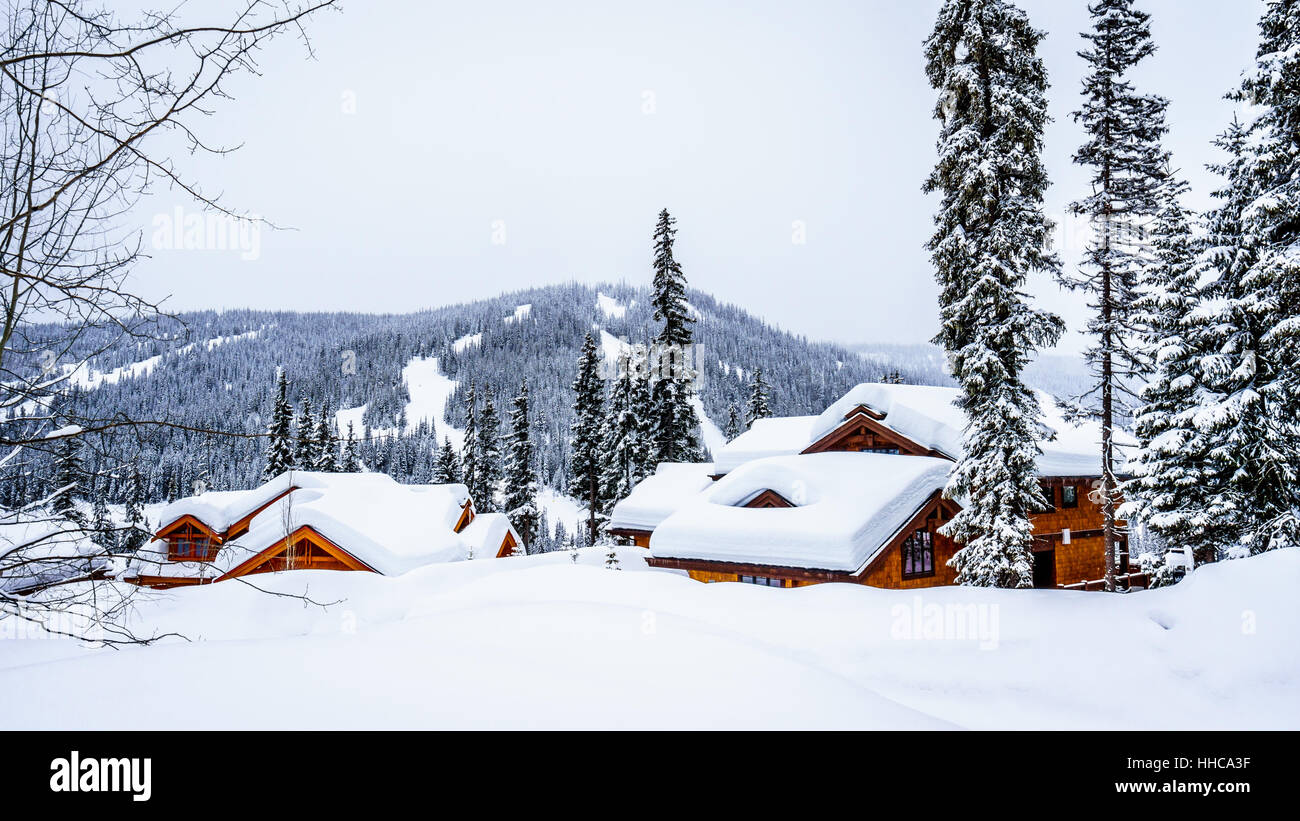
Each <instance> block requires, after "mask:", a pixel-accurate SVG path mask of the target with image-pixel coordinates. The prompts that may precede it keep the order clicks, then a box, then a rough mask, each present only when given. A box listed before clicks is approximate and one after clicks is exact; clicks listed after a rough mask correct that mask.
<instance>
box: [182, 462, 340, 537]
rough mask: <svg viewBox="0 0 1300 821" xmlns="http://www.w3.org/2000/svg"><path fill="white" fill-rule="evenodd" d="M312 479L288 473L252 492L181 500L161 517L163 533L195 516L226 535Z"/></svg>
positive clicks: (210, 493)
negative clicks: (235, 526)
mask: <svg viewBox="0 0 1300 821" xmlns="http://www.w3.org/2000/svg"><path fill="white" fill-rule="evenodd" d="M308 475H311V474H309V473H308V472H306V471H301V472H298V471H285V472H284V473H281V474H280V475H279V476H277V477H275V478H274V479H272V480H271V481H269V482H267V483H265V484H263V485H262V486H261V487H256V488H253V489H252V490H209V491H208V492H207V493H200V494H199V495H198V496H187V497H185V498H183V499H177V500H176V501H174V502H172V503H171V504H169V505H167V506H166V507H165V508H163V509H162V511H161V512H160V513H159V514H158V516H159V518H158V523H159V529H162V528H164V527H167V526H168V525H169V524H171V523H172V522H174V521H176V520H177V519H179V518H181V517H182V516H193V517H194V518H196V519H198V520H199V521H200V522H203V523H204V524H205V525H207V526H208V527H210V528H212V529H213V530H215V531H216V532H218V533H221V532H224V531H225V530H227V529H229V527H230V526H231V525H232V524H234V523H235V522H237V521H239V520H240V519H242V518H244V517H245V516H247V515H248V514H250V513H252V512H253V511H254V510H257V509H258V508H259V507H261V506H262V505H264V504H266V503H267V502H269V501H271V500H272V499H274V498H275V497H276V496H279V495H280V494H281V493H284V492H285V491H286V490H288V489H289V488H290V486H291V484H293V485H299V486H301V482H300V481H299V480H300V479H301V478H302V477H305V476H308ZM338 475H343V474H338Z"/></svg>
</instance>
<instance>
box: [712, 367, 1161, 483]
mask: <svg viewBox="0 0 1300 821" xmlns="http://www.w3.org/2000/svg"><path fill="white" fill-rule="evenodd" d="M1037 394H1038V400H1039V404H1040V405H1041V406H1042V411H1043V419H1042V422H1043V424H1044V426H1045V431H1044V432H1045V435H1044V437H1043V439H1041V440H1040V441H1039V443H1038V444H1039V447H1040V448H1041V449H1042V451H1043V453H1042V455H1041V456H1040V457H1039V458H1038V472H1039V474H1040V475H1042V476H1098V475H1100V473H1101V456H1100V452H1101V429H1100V427H1099V426H1098V424H1097V423H1096V422H1092V421H1081V422H1079V423H1078V424H1075V423H1071V422H1067V421H1066V420H1065V417H1064V412H1063V410H1062V408H1061V407H1060V405H1058V404H1057V402H1056V400H1054V399H1053V398H1052V397H1051V396H1050V395H1048V394H1046V393H1044V392H1042V391H1038V392H1037ZM960 395H961V392H960V391H959V390H958V389H957V388H943V387H935V386H931V385H885V384H877V383H873V382H864V383H862V384H861V385H858V386H856V387H854V388H852V389H851V390H850V391H849V392H848V393H846V394H844V396H842V397H840V398H839V399H838V400H836V401H835V402H834V403H833V404H832V405H831V406H830V407H829V408H827V409H826V410H825V411H823V412H822V413H821V414H819V415H818V416H811V417H810V416H788V417H779V418H773V419H760V420H758V421H756V422H755V423H754V426H753V428H751V429H750V430H749V431H747V432H745V433H743V434H741V435H740V436H738V437H736V438H735V439H733V440H732V441H731V442H730V443H728V444H727V445H726V446H725V447H723V448H722V449H721V450H720V451H719V452H718V453H716V454H715V455H714V456H715V459H716V464H717V468H718V473H728V472H730V471H732V470H734V469H735V468H736V467H738V466H739V465H742V464H744V463H746V462H748V461H751V460H753V459H758V458H763V457H765V456H773V455H778V454H793V453H800V452H802V451H803V450H804V449H805V448H807V447H809V446H810V445H812V444H813V443H815V442H817V441H819V440H820V439H822V438H823V437H825V436H826V435H827V434H829V433H831V432H832V431H834V430H835V429H836V428H838V427H839V426H840V425H842V424H843V423H844V420H845V417H846V416H847V415H849V414H850V413H852V412H853V410H854V409H855V408H857V407H859V406H863V407H866V408H869V409H870V410H871V411H872V413H873V414H875V415H877V416H880V417H881V418H880V419H879V420H878V421H879V422H880V424H882V425H884V426H885V427H887V428H889V429H890V430H893V431H896V432H898V433H900V434H902V435H903V436H906V437H907V438H908V439H911V440H912V441H914V442H916V443H917V444H918V445H920V446H922V447H925V448H929V449H932V450H935V451H937V452H939V453H942V454H943V455H945V456H948V457H949V458H952V459H956V458H958V457H959V456H960V455H961V449H962V436H963V431H964V429H965V426H966V415H965V413H963V412H962V410H961V409H960V408H959V407H957V406H956V405H955V404H954V402H955V401H956V399H957V398H958V396H960ZM1115 442H1116V445H1117V446H1118V447H1119V449H1120V458H1121V462H1122V458H1123V449H1124V448H1126V447H1130V446H1132V445H1135V444H1136V442H1135V440H1134V439H1133V438H1132V437H1131V436H1129V435H1128V434H1126V433H1124V432H1122V431H1116V436H1115Z"/></svg>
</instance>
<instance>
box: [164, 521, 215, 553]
mask: <svg viewBox="0 0 1300 821" xmlns="http://www.w3.org/2000/svg"><path fill="white" fill-rule="evenodd" d="M167 547H168V550H169V552H170V554H171V555H170V557H169V558H171V560H172V561H194V560H198V561H207V560H209V559H210V558H212V555H211V554H212V552H213V551H212V547H213V545H212V540H211V538H209V537H208V534H207V533H205V532H203V531H202V530H200V529H198V528H196V527H194V526H193V525H189V524H187V525H184V526H183V527H181V528H179V529H178V530H177V531H176V532H174V533H172V534H171V535H170V536H168V537H167Z"/></svg>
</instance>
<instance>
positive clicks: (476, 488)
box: [460, 382, 488, 510]
mask: <svg viewBox="0 0 1300 821" xmlns="http://www.w3.org/2000/svg"><path fill="white" fill-rule="evenodd" d="M477 415H478V398H477V397H476V396H475V394H474V384H473V383H472V382H471V383H470V386H469V390H468V391H467V392H466V393H465V439H464V440H463V441H462V443H461V446H460V463H461V464H460V467H461V474H462V475H463V476H464V481H465V487H466V488H467V489H468V490H469V497H470V498H471V499H473V500H474V507H475V509H477V510H485V509H486V508H484V507H483V497H485V496H487V495H488V492H487V489H486V488H484V487H483V471H482V470H480V468H479V455H480V453H481V451H482V445H481V444H480V443H479V437H478V419H477V418H476V417H477Z"/></svg>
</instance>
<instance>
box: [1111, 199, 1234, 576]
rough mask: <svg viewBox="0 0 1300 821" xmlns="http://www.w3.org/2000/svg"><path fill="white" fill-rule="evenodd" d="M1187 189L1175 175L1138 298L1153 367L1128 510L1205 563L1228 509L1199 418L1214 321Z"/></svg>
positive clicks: (1137, 428)
mask: <svg viewBox="0 0 1300 821" xmlns="http://www.w3.org/2000/svg"><path fill="white" fill-rule="evenodd" d="M1185 190H1186V185H1185V184H1184V183H1182V182H1180V181H1177V180H1173V179H1172V178H1171V180H1170V182H1169V184H1168V185H1167V186H1166V188H1165V191H1164V194H1163V207H1162V208H1161V211H1160V213H1159V215H1158V216H1157V219H1156V221H1155V223H1154V225H1153V227H1152V240H1153V249H1154V254H1155V260H1154V262H1153V264H1152V265H1151V266H1150V267H1149V268H1148V269H1147V271H1146V272H1145V273H1144V275H1143V277H1142V283H1143V288H1142V292H1141V294H1140V296H1139V298H1138V300H1137V302H1136V303H1135V305H1134V315H1135V321H1136V323H1137V325H1138V327H1139V328H1140V329H1141V332H1142V337H1143V343H1144V346H1145V349H1146V354H1145V355H1146V358H1147V359H1148V360H1149V361H1150V362H1151V366H1150V376H1149V378H1148V381H1147V384H1146V385H1145V387H1144V388H1143V389H1142V404H1141V405H1140V406H1139V407H1138V408H1137V410H1136V413H1135V414H1134V433H1135V434H1136V436H1137V439H1138V445H1139V446H1138V449H1137V451H1136V452H1135V453H1134V454H1133V455H1132V457H1131V458H1130V459H1129V464H1128V467H1129V471H1130V473H1132V475H1133V478H1132V479H1130V480H1129V481H1127V482H1126V483H1125V484H1124V486H1123V492H1124V495H1125V497H1126V501H1125V504H1124V505H1123V506H1121V508H1120V515H1121V516H1123V517H1125V518H1127V519H1129V520H1130V521H1135V520H1140V521H1142V522H1143V523H1144V525H1145V526H1146V528H1147V530H1148V531H1149V532H1150V533H1151V534H1152V535H1154V536H1155V537H1156V538H1157V539H1159V540H1160V541H1161V542H1162V543H1164V544H1166V545H1179V546H1184V547H1191V548H1192V553H1193V557H1194V559H1195V561H1196V563H1197V564H1204V563H1206V562H1212V561H1215V560H1216V559H1217V558H1218V544H1219V543H1220V542H1221V540H1222V538H1223V534H1222V533H1220V532H1219V530H1220V527H1221V523H1222V522H1223V521H1224V513H1225V511H1222V510H1218V509H1216V506H1215V504H1214V500H1213V496H1214V494H1215V479H1214V476H1213V475H1212V473H1211V472H1210V471H1209V470H1208V469H1207V466H1208V465H1210V464H1211V462H1210V457H1209V453H1208V451H1209V449H1210V448H1211V447H1212V443H1211V442H1210V440H1209V439H1208V438H1207V437H1206V436H1205V435H1204V433H1203V432H1202V431H1201V430H1200V428H1199V427H1198V426H1197V424H1196V417H1197V414H1198V413H1199V411H1200V405H1201V404H1202V401H1203V388H1202V387H1201V382H1202V376H1201V370H1200V363H1201V361H1202V358H1203V357H1204V354H1205V351H1204V350H1203V338H1204V335H1205V330H1206V328H1205V325H1204V323H1203V322H1202V321H1201V319H1200V317H1201V311H1200V305H1201V296H1200V291H1199V287H1198V283H1197V271H1196V268H1195V255H1196V253H1195V247H1194V242H1193V239H1192V233H1191V216H1190V214H1189V213H1188V211H1187V210H1186V209H1185V208H1183V206H1182V204H1181V203H1180V197H1181V196H1182V194H1183V192H1184V191H1185ZM1159 566H1160V567H1164V563H1163V560H1162V561H1161V562H1160V563H1159ZM1170 578H1172V577H1170ZM1180 578H1181V577H1180ZM1167 580H1168V579H1167ZM1174 580H1176V579H1174Z"/></svg>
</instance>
